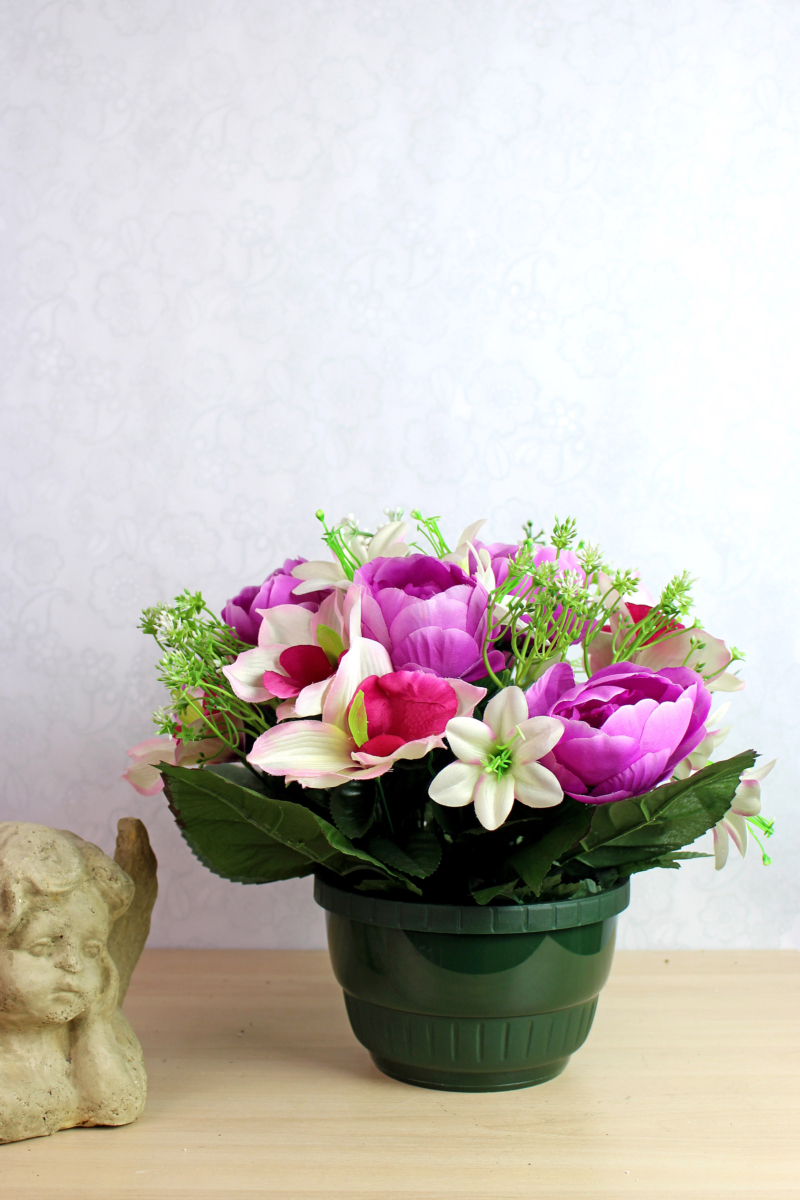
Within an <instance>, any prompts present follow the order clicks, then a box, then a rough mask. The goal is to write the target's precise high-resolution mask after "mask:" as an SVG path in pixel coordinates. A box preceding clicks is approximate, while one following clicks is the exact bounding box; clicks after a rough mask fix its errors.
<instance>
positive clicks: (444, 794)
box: [428, 687, 564, 829]
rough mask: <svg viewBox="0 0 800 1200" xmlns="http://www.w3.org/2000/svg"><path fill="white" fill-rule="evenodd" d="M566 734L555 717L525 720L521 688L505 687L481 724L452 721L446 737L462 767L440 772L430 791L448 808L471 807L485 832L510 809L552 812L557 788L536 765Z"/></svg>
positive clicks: (451, 766)
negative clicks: (522, 806) (517, 805)
mask: <svg viewBox="0 0 800 1200" xmlns="http://www.w3.org/2000/svg"><path fill="white" fill-rule="evenodd" d="M563 733H564V726H563V724H562V723H561V721H559V720H558V719H557V718H555V717H529V716H528V703H527V701H526V699H525V694H524V693H523V691H522V689H521V688H518V687H507V688H503V690H502V691H501V692H498V693H497V695H496V696H493V697H492V699H491V700H490V701H489V703H488V704H487V705H486V710H485V712H484V714H483V720H482V721H477V720H475V719H474V718H469V717H455V718H453V720H451V721H449V722H448V725H447V729H446V730H445V735H446V737H447V740H448V742H449V744H450V749H451V750H452V751H453V753H454V754H455V756H456V758H457V759H459V760H460V761H458V762H454V763H450V764H449V765H448V766H446V767H445V768H444V770H442V771H440V772H439V774H438V775H437V776H436V778H435V779H434V780H433V782H432V783H431V785H430V787H429V788H428V795H429V796H430V798H431V799H432V800H435V801H436V803H437V804H443V805H445V806H446V807H448V808H463V807H465V806H466V805H467V804H473V803H474V805H475V816H476V817H477V818H478V820H479V821H480V823H481V825H483V827H484V829H497V828H498V827H499V826H500V825H502V824H503V822H504V821H505V819H506V817H507V816H508V815H509V813H510V812H511V809H512V808H513V806H514V800H515V799H516V800H519V801H520V803H521V804H525V805H527V806H528V807H529V808H551V807H552V806H553V805H555V804H560V803H561V801H562V800H563V799H564V793H563V791H562V789H561V784H560V783H559V782H558V780H557V779H556V777H555V775H554V774H553V772H552V771H549V770H548V769H547V767H543V766H542V765H541V763H540V762H539V761H538V760H539V759H540V758H543V757H544V755H545V754H547V753H549V751H550V750H552V749H553V747H554V746H555V744H556V742H557V741H558V740H559V738H561V736H562V735H563Z"/></svg>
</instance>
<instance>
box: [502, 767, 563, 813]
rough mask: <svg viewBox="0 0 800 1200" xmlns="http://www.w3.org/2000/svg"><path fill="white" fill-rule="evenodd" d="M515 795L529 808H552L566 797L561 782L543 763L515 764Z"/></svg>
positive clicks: (513, 772)
mask: <svg viewBox="0 0 800 1200" xmlns="http://www.w3.org/2000/svg"><path fill="white" fill-rule="evenodd" d="M512 774H513V777H514V795H515V796H516V797H517V799H518V800H519V802H520V803H521V804H527V806H528V808H552V807H553V806H554V805H556V804H560V803H561V801H562V800H563V799H564V793H563V791H562V789H561V784H560V783H559V782H558V780H557V779H556V777H555V775H554V774H553V772H552V771H548V769H547V767H543V766H542V765H541V763H538V762H530V763H520V764H519V765H517V764H516V763H515V764H514V767H513V771H512Z"/></svg>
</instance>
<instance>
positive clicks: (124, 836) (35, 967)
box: [0, 818, 157, 1142]
mask: <svg viewBox="0 0 800 1200" xmlns="http://www.w3.org/2000/svg"><path fill="white" fill-rule="evenodd" d="M118 829H119V835H118V837H117V847H116V851H115V857H114V859H111V858H109V857H108V856H107V855H105V854H104V853H103V852H102V850H99V849H98V847H97V846H94V845H92V844H91V842H84V841H83V840H82V839H81V838H79V837H77V836H76V835H75V834H74V833H67V832H65V831H61V830H56V829H47V828H46V827H45V826H44V825H30V824H27V823H25V822H16V821H6V822H0V1142H16V1141H20V1140H21V1139H22V1138H30V1137H41V1136H42V1135H44V1134H49V1133H55V1132H56V1130H58V1129H70V1128H72V1127H73V1126H75V1125H126V1124H127V1123H128V1122H129V1121H134V1120H135V1119H136V1117H138V1116H139V1114H140V1113H141V1111H142V1109H143V1108H144V1102H145V1095H146V1090H147V1078H146V1076H145V1072H144V1063H143V1060H142V1050H141V1047H140V1045H139V1043H138V1041H137V1040H136V1035H135V1034H134V1032H133V1030H132V1029H131V1027H130V1025H129V1024H128V1022H127V1020H126V1019H125V1017H124V1016H123V1015H122V1012H121V1011H120V1007H119V1006H120V1004H121V1003H122V1000H123V998H124V995H125V992H126V990H127V987H128V983H129V982H130V977H131V974H132V972H133V968H134V967H135V965H136V962H137V961H138V958H139V955H140V954H141V952H142V949H143V947H144V943H145V940H146V938H147V934H148V931H149V928H150V913H151V912H152V908H153V904H154V903H155V897H156V891H157V884H156V859H155V855H154V854H153V852H152V850H151V848H150V842H149V840H148V837H147V831H146V829H145V827H144V825H143V824H142V822H141V821H138V820H134V819H132V818H123V820H121V821H120V822H119V826H118Z"/></svg>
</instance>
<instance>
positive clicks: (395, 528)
mask: <svg viewBox="0 0 800 1200" xmlns="http://www.w3.org/2000/svg"><path fill="white" fill-rule="evenodd" d="M407 530H408V525H407V524H406V522H405V521H390V522H389V524H388V525H384V527H383V529H379V530H378V532H377V533H376V534H375V536H374V537H372V538H370V540H369V545H368V546H367V560H368V561H369V562H371V561H372V559H373V558H400V557H404V556H405V555H406V554H408V551H409V547H408V546H404V548H403V550H402V551H401V552H400V554H397V553H395V554H389V553H388V551H389V548H390V547H393V546H394V544H395V543H396V542H400V543H402V541H403V538H404V537H405V536H406V532H407Z"/></svg>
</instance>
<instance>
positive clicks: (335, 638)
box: [316, 625, 344, 667]
mask: <svg viewBox="0 0 800 1200" xmlns="http://www.w3.org/2000/svg"><path fill="white" fill-rule="evenodd" d="M316 639H317V645H318V646H319V648H320V650H322V651H324V653H325V654H326V655H327V658H328V661H329V662H330V664H331V666H332V667H335V666H336V664H337V663H338V662H339V659H340V657H341V655H342V654H343V653H344V642H343V641H342V639H341V638H340V637H339V634H338V633H337V632H336V630H335V629H331V627H330V625H318V626H317V628H316Z"/></svg>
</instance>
